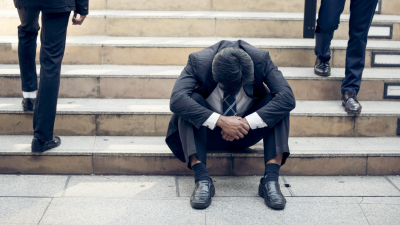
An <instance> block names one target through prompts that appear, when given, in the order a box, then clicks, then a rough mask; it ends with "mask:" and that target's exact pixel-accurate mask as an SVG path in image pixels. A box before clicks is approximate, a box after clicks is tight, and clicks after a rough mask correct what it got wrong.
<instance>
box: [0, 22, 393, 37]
mask: <svg viewBox="0 0 400 225" xmlns="http://www.w3.org/2000/svg"><path fill="white" fill-rule="evenodd" d="M0 24H4V26H2V29H1V30H0V35H13V36H16V35H18V30H17V27H18V26H19V25H20V20H19V18H18V17H1V18H0ZM374 24H392V23H375V22H374ZM372 29H374V28H372ZM348 31H349V23H348V22H341V23H340V26H339V29H338V30H337V31H335V36H334V39H338V40H343V39H344V40H346V39H348V38H349V35H348ZM68 35H69V36H81V35H102V36H103V35H107V36H124V37H214V36H217V37H242V38H243V37H248V38H299V39H300V38H303V21H295V20H292V21H282V20H248V19H245V20H237V19H216V20H215V19H181V18H178V19H169V18H96V17H95V18H88V19H87V20H85V23H84V24H83V25H82V26H72V25H71V26H69V27H68ZM370 36H371V35H370ZM378 39H379V38H378ZM379 40H395V41H398V40H400V24H399V23H394V24H393V32H392V38H391V39H387V38H380V39H379Z"/></svg>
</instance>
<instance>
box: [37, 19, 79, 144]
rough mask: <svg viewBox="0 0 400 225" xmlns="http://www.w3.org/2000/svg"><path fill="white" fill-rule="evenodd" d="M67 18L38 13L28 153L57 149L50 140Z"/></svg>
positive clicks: (55, 141) (56, 141)
mask: <svg viewBox="0 0 400 225" xmlns="http://www.w3.org/2000/svg"><path fill="white" fill-rule="evenodd" d="M70 14H71V13H70V12H64V13H42V32H41V35H40V39H41V48H40V66H41V67H40V83H39V90H38V96H37V100H36V104H35V110H34V115H33V129H34V139H33V142H32V150H35V151H45V150H48V149H50V148H54V147H57V146H58V145H59V144H60V142H61V140H60V139H59V138H58V137H53V130H54V121H55V117H56V109H57V100H58V91H59V87H60V72H61V62H62V59H63V57H64V50H65V41H66V36H67V26H68V21H69V16H70Z"/></svg>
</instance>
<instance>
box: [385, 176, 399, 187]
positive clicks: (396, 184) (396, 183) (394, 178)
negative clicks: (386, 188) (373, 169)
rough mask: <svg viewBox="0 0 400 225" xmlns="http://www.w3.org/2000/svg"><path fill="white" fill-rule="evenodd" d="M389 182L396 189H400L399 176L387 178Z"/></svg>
mask: <svg viewBox="0 0 400 225" xmlns="http://www.w3.org/2000/svg"><path fill="white" fill-rule="evenodd" d="M387 178H389V180H390V181H392V183H393V184H394V185H395V186H396V187H397V188H398V189H400V176H387Z"/></svg>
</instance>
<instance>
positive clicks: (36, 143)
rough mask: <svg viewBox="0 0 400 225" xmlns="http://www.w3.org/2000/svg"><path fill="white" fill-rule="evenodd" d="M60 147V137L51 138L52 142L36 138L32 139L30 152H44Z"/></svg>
mask: <svg viewBox="0 0 400 225" xmlns="http://www.w3.org/2000/svg"><path fill="white" fill-rule="evenodd" d="M60 145H61V139H60V137H57V136H53V140H51V141H41V140H39V139H37V138H33V140H32V152H44V151H47V150H49V149H52V148H55V147H58V146H60Z"/></svg>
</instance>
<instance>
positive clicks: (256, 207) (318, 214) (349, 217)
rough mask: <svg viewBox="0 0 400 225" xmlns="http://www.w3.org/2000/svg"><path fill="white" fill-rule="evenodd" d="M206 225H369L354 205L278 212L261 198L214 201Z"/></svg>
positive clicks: (313, 205)
mask: <svg viewBox="0 0 400 225" xmlns="http://www.w3.org/2000/svg"><path fill="white" fill-rule="evenodd" d="M206 223H207V224H368V223H367V220H366V219H365V217H364V214H363V212H362V210H361V208H360V207H359V205H357V204H334V203H290V202H288V203H287V204H286V208H285V209H284V210H282V211H277V210H273V209H270V208H268V207H267V206H266V205H265V203H264V201H263V199H262V198H215V199H213V203H212V205H211V206H210V207H209V208H208V209H207V212H206Z"/></svg>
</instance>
